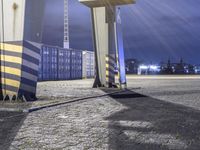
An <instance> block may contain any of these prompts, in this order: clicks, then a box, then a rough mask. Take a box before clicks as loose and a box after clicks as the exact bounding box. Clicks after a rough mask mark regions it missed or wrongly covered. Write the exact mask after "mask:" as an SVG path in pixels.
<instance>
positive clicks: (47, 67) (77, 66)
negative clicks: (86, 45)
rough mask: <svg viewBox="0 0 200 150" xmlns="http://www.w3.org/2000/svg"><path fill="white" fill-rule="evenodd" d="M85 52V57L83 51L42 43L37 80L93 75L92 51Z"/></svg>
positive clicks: (66, 78)
mask: <svg viewBox="0 0 200 150" xmlns="http://www.w3.org/2000/svg"><path fill="white" fill-rule="evenodd" d="M86 53H87V57H86V55H85V51H81V50H74V49H63V48H59V47H54V46H48V45H43V46H42V48H41V51H40V54H41V59H40V65H39V81H48V80H71V79H82V78H83V77H84V78H86V77H93V76H94V53H93V52H88V51H87V52H86ZM83 56H84V59H83ZM85 58H86V59H85ZM83 64H85V65H83ZM83 72H87V73H83ZM83 74H84V76H83ZM85 74H86V75H85Z"/></svg>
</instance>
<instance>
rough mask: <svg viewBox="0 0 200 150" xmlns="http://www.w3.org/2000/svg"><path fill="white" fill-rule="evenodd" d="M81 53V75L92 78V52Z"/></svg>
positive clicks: (93, 68)
mask: <svg viewBox="0 0 200 150" xmlns="http://www.w3.org/2000/svg"><path fill="white" fill-rule="evenodd" d="M82 53H83V54H82V55H83V58H82V70H83V71H82V73H83V74H82V76H83V78H92V77H94V72H95V71H94V70H95V63H94V52H91V51H83V52H82Z"/></svg>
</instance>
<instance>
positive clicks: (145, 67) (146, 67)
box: [139, 65, 149, 69]
mask: <svg viewBox="0 0 200 150" xmlns="http://www.w3.org/2000/svg"><path fill="white" fill-rule="evenodd" d="M139 68H140V69H148V68H149V67H148V66H146V65H141V66H140V67H139Z"/></svg>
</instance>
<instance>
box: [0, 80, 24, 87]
mask: <svg viewBox="0 0 200 150" xmlns="http://www.w3.org/2000/svg"><path fill="white" fill-rule="evenodd" d="M1 82H2V84H4V85H9V86H12V87H16V88H19V86H20V81H16V80H12V79H7V78H1Z"/></svg>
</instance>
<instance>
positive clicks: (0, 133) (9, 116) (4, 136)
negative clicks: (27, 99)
mask: <svg viewBox="0 0 200 150" xmlns="http://www.w3.org/2000/svg"><path fill="white" fill-rule="evenodd" d="M26 115H27V114H26V113H20V112H3V111H0V150H8V149H9V147H10V145H11V143H12V141H13V140H14V138H15V136H16V134H17V132H18V131H19V129H20V127H21V125H22V124H23V122H24V120H25V118H26Z"/></svg>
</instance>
